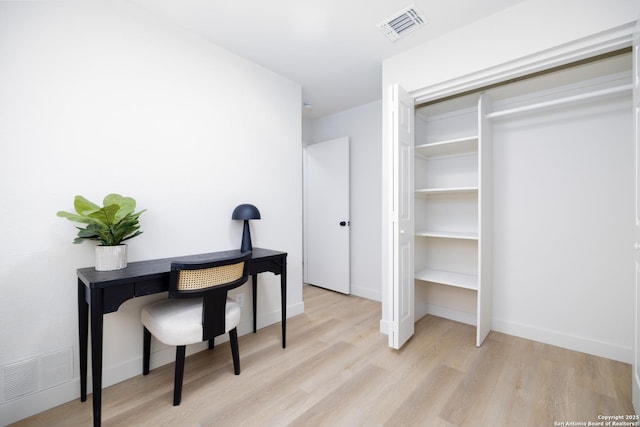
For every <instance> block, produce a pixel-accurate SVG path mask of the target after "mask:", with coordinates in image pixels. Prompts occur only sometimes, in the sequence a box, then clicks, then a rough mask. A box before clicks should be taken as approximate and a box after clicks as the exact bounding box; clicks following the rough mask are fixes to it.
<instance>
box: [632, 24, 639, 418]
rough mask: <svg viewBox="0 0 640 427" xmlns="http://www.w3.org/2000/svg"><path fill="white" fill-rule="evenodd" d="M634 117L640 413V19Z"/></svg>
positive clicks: (636, 376) (635, 373)
mask: <svg viewBox="0 0 640 427" xmlns="http://www.w3.org/2000/svg"><path fill="white" fill-rule="evenodd" d="M633 116H634V121H635V134H634V135H635V145H636V213H635V215H636V216H635V220H636V226H635V234H636V236H635V237H636V243H635V249H636V251H635V260H636V269H635V271H636V280H635V285H636V304H635V312H636V314H635V323H636V324H635V328H634V329H635V343H634V349H633V372H632V383H633V385H632V396H633V407H634V409H635V411H636V413H640V19H639V20H638V22H636V30H635V33H634V37H633Z"/></svg>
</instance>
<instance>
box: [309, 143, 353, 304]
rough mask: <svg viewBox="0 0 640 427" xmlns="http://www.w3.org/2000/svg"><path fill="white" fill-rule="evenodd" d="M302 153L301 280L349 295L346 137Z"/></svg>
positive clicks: (315, 146)
mask: <svg viewBox="0 0 640 427" xmlns="http://www.w3.org/2000/svg"><path fill="white" fill-rule="evenodd" d="M304 153H305V158H304V188H305V191H304V199H305V209H304V215H305V233H304V242H305V252H304V281H305V282H306V283H309V284H312V285H316V286H320V287H323V288H326V289H330V290H332V291H337V292H341V293H343V294H349V293H350V277H349V276H350V268H349V267H350V259H349V234H350V233H349V225H350V222H349V138H347V137H344V138H338V139H334V140H331V141H326V142H321V143H318V144H313V145H309V146H307V147H306V148H305V150H304Z"/></svg>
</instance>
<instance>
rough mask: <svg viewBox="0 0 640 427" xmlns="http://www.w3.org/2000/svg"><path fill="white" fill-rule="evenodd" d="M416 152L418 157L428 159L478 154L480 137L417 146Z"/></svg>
mask: <svg viewBox="0 0 640 427" xmlns="http://www.w3.org/2000/svg"><path fill="white" fill-rule="evenodd" d="M415 150H416V154H417V155H421V156H423V157H426V158H433V157H449V156H457V155H461V154H477V153H478V136H477V135H474V136H469V137H465V138H456V139H448V140H444V141H436V142H430V143H427V144H422V145H417V146H416V147H415Z"/></svg>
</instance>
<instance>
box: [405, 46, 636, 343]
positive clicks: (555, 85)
mask: <svg viewBox="0 0 640 427" xmlns="http://www.w3.org/2000/svg"><path fill="white" fill-rule="evenodd" d="M630 64H631V60H630V55H629V54H628V52H627V53H622V54H620V55H617V56H612V57H611V58H605V59H602V60H599V61H594V62H589V63H585V64H580V65H579V66H572V67H566V68H565V69H562V70H556V71H554V72H552V73H547V74H541V75H539V76H535V77H532V78H528V79H523V80H521V81H517V82H510V83H508V84H504V85H500V86H496V87H491V88H485V89H484V90H481V91H478V92H475V93H470V94H466V95H464V96H458V97H452V98H450V99H447V100H443V101H435V102H430V103H428V104H425V105H417V106H416V107H415V113H414V117H415V122H414V138H413V140H414V150H413V156H414V157H413V159H414V163H413V171H412V178H411V179H412V180H413V182H412V183H413V193H414V198H413V203H412V207H413V226H414V228H413V230H412V233H413V236H414V237H413V247H412V251H411V253H412V257H413V258H412V262H413V264H411V263H407V262H404V263H399V265H413V267H414V268H413V270H414V271H413V275H414V279H415V281H414V283H413V286H414V294H415V305H414V307H415V319H416V320H418V319H420V318H421V317H423V316H424V315H427V314H430V315H435V316H439V317H444V318H448V319H452V320H455V321H459V322H463V323H467V324H470V325H474V326H475V328H476V337H475V344H476V345H477V346H480V345H482V343H483V341H484V339H485V338H486V336H487V335H488V333H489V332H490V331H491V330H492V329H498V330H500V331H503V332H507V333H513V334H514V335H520V336H525V337H527V336H529V337H535V338H537V339H539V340H541V341H545V342H549V343H556V344H558V345H566V344H564V343H568V342H571V340H574V339H575V338H574V337H573V335H572V334H578V333H579V334H585V335H586V333H587V332H582V330H585V329H586V330H588V331H594V332H593V333H591V332H588V333H591V334H592V335H586V336H589V337H590V338H588V339H582V338H580V339H582V341H580V342H579V343H578V344H576V345H574V346H575V347H579V346H583V347H588V346H590V345H593V347H594V349H595V348H596V347H597V346H598V345H599V344H598V343H597V341H598V340H600V341H604V338H603V337H605V338H606V337H609V336H611V337H612V340H613V341H615V342H618V341H619V342H624V336H623V334H622V333H621V334H619V335H620V336H617V335H616V336H613V335H611V331H609V329H611V328H613V327H614V326H615V324H616V323H619V324H625V315H624V313H623V312H615V311H613V312H611V313H609V314H607V315H606V316H605V317H603V318H602V319H601V320H600V321H596V320H594V319H596V318H598V316H600V314H598V313H601V310H602V307H601V305H600V304H604V303H605V302H606V303H607V304H610V305H611V304H620V303H621V302H623V301H625V300H626V299H628V298H627V297H628V295H627V292H626V291H625V290H626V289H627V288H628V287H629V286H630V276H629V277H627V276H628V274H627V273H628V272H627V271H626V270H627V266H628V265H631V263H630V262H628V259H627V258H629V251H628V250H627V249H628V246H630V245H631V235H630V226H631V220H630V219H629V221H626V220H625V218H626V216H628V213H629V212H631V210H632V209H631V208H632V206H631V201H630V200H632V191H631V190H632V189H631V184H632V176H633V175H632V174H633V166H632V164H631V159H632V157H633V150H632V146H631V142H630V141H631V138H630V135H631V131H632V129H633V126H632V122H631V113H630V111H631V109H630V104H629V99H630V94H631V73H630V68H631V67H630ZM627 159H629V161H628V162H627ZM400 232H401V233H402V230H401V231H400ZM627 240H629V242H627ZM627 245H628V246H627ZM496 310H497V311H496ZM588 311H591V312H592V313H593V314H591V315H589V314H587V312H588ZM612 317H616V318H618V320H614V319H613V318H612ZM558 319H561V322H560V321H559V320H558ZM587 324H588V326H582V325H587ZM496 326H497V328H496ZM600 330H602V332H601V331H600ZM575 331H578V332H575ZM598 333H600V334H601V336H598V335H597V334H598ZM591 336H592V337H591ZM554 340H555V341H554ZM576 341H577V340H576ZM591 341H594V342H596V344H592V343H591ZM581 349H582V351H584V348H581ZM587 350H588V348H587ZM597 351H599V350H593V352H594V353H597Z"/></svg>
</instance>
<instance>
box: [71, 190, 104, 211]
mask: <svg viewBox="0 0 640 427" xmlns="http://www.w3.org/2000/svg"><path fill="white" fill-rule="evenodd" d="M73 207H74V208H75V210H76V212H77V213H78V214H79V215H82V216H86V215H89V214H91V213H92V212H95V211H97V210H99V209H100V206H98V205H96V204H95V203H93V202H91V201H89V200H87V199H85V198H84V197H82V196H80V195H78V196H76V197H75V199H73Z"/></svg>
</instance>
